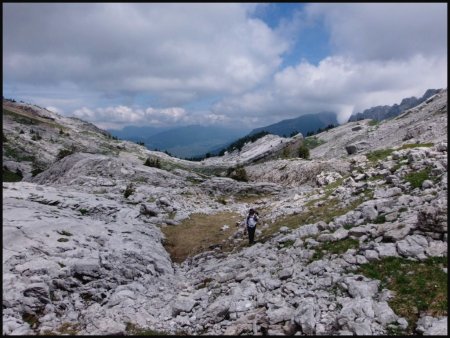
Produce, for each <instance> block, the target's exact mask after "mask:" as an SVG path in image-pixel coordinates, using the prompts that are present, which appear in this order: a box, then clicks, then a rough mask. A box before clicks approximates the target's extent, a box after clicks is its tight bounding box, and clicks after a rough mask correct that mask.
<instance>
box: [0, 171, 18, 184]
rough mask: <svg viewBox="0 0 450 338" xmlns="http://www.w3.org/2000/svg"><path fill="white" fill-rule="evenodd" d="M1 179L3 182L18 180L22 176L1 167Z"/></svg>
mask: <svg viewBox="0 0 450 338" xmlns="http://www.w3.org/2000/svg"><path fill="white" fill-rule="evenodd" d="M2 180H3V182H20V181H22V177H21V176H20V175H18V174H17V173H15V172H12V171H9V170H8V169H5V168H3V170H2Z"/></svg>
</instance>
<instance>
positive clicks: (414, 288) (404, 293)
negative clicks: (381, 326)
mask: <svg viewBox="0 0 450 338" xmlns="http://www.w3.org/2000/svg"><path fill="white" fill-rule="evenodd" d="M444 267H445V268H446V267H447V257H430V258H428V259H426V260H425V261H422V262H420V261H411V260H408V259H405V258H400V257H387V258H384V259H382V260H379V261H375V262H370V263H367V264H363V265H361V266H360V269H359V272H360V273H361V274H363V275H364V276H366V277H368V278H371V279H377V280H380V281H381V285H380V286H381V288H387V289H389V290H391V291H394V292H395V296H394V298H393V299H391V300H389V301H388V302H389V306H390V307H391V308H392V310H394V312H395V313H396V314H397V315H399V316H402V317H405V318H406V320H408V322H409V326H408V331H407V334H413V332H412V331H413V330H414V328H415V327H416V322H417V320H418V318H419V317H420V316H421V315H423V314H427V315H429V316H433V317H437V316H447V315H448V314H447V309H448V305H447V304H448V302H447V293H448V289H447V284H448V279H447V274H446V273H445V272H444V271H443V270H442V268H444Z"/></svg>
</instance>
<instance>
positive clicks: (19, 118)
mask: <svg viewBox="0 0 450 338" xmlns="http://www.w3.org/2000/svg"><path fill="white" fill-rule="evenodd" d="M3 114H4V115H9V116H11V117H12V119H13V120H14V121H16V122H17V123H20V124H26V125H34V124H39V123H41V121H39V120H37V119H35V118H32V117H30V116H24V115H22V114H18V113H16V112H13V111H11V110H8V109H3Z"/></svg>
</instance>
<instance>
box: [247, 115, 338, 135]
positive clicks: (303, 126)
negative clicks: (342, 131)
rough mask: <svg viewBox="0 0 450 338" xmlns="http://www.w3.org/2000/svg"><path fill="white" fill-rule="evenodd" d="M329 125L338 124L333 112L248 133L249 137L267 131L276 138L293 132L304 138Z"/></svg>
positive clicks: (285, 121) (297, 119)
mask: <svg viewBox="0 0 450 338" xmlns="http://www.w3.org/2000/svg"><path fill="white" fill-rule="evenodd" d="M330 124H333V125H335V126H337V125H338V124H339V123H338V121H337V118H336V114H335V113H333V112H321V113H318V114H306V115H302V116H299V117H297V118H293V119H287V120H282V121H280V122H277V123H274V124H271V125H268V126H265V127H261V128H256V129H253V130H252V131H251V132H250V135H253V134H256V133H259V132H261V131H267V132H269V133H270V134H274V135H278V136H289V135H290V134H292V133H293V132H299V133H302V135H303V136H306V134H308V132H315V131H317V130H318V129H319V128H325V127H327V126H328V125H330Z"/></svg>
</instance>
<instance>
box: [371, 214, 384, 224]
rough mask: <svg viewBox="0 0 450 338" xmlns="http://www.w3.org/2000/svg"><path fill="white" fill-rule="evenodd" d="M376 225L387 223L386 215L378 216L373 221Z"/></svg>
mask: <svg viewBox="0 0 450 338" xmlns="http://www.w3.org/2000/svg"><path fill="white" fill-rule="evenodd" d="M373 223H375V224H382V223H386V216H385V215H378V216H377V218H376V219H375V220H374V221H373Z"/></svg>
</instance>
